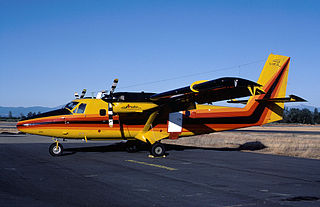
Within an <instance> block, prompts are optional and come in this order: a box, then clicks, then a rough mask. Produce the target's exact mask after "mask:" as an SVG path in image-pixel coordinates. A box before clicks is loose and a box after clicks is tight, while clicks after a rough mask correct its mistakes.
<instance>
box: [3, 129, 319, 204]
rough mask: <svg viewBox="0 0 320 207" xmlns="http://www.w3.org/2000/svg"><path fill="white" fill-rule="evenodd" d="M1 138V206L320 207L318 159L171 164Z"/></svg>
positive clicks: (184, 154) (202, 157) (187, 152)
mask: <svg viewBox="0 0 320 207" xmlns="http://www.w3.org/2000/svg"><path fill="white" fill-rule="evenodd" d="M50 143H51V141H50V139H48V138H45V137H40V136H31V135H16V136H13V135H0V206H41V207H43V206H46V207H47V206H221V207H222V206H223V207H227V206H229V207H240V206H241V207H242V206H250V207H251V206H272V207H274V206H299V207H300V206H308V207H312V206H320V200H319V198H320V160H311V159H302V158H293V157H284V156H275V155H264V154H257V153H250V152H241V151H219V150H213V149H212V150H210V149H199V148H184V147H174V146H167V147H168V155H167V157H165V158H149V157H148V154H149V153H148V151H146V150H143V149H142V150H141V151H139V152H137V153H127V152H126V151H125V150H124V145H123V144H119V142H93V143H90V142H89V143H77V142H66V143H62V144H63V145H64V148H65V151H64V155H63V156H60V157H51V156H50V155H49V153H48V147H49V144H50Z"/></svg>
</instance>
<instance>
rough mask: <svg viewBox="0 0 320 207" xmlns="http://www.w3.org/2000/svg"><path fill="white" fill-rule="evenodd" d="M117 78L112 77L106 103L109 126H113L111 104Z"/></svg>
mask: <svg viewBox="0 0 320 207" xmlns="http://www.w3.org/2000/svg"><path fill="white" fill-rule="evenodd" d="M118 81H119V80H118V79H114V81H113V84H112V86H111V90H110V92H109V99H110V101H109V103H108V115H109V127H113V105H112V100H113V92H114V90H115V89H116V87H117V84H118Z"/></svg>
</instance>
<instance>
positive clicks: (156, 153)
mask: <svg viewBox="0 0 320 207" xmlns="http://www.w3.org/2000/svg"><path fill="white" fill-rule="evenodd" d="M144 146H145V143H142V142H140V141H137V140H129V141H127V142H126V151H127V152H129V153H133V152H137V151H139V150H141V149H144V148H145V147H144ZM148 148H149V150H150V154H151V155H152V156H153V157H162V156H164V155H165V153H166V149H165V147H164V145H163V144H161V143H160V142H156V143H154V144H152V145H150V144H148Z"/></svg>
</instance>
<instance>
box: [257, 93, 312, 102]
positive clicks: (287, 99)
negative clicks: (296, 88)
mask: <svg viewBox="0 0 320 207" xmlns="http://www.w3.org/2000/svg"><path fill="white" fill-rule="evenodd" d="M256 101H258V102H264V101H267V102H274V103H287V102H306V100H305V99H303V98H301V97H299V96H295V95H289V97H284V98H268V99H256Z"/></svg>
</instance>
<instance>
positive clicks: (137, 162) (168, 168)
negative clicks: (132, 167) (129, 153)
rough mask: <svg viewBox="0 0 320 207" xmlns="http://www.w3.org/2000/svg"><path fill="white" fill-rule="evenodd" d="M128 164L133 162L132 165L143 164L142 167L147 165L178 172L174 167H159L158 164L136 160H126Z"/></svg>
mask: <svg viewBox="0 0 320 207" xmlns="http://www.w3.org/2000/svg"><path fill="white" fill-rule="evenodd" d="M126 161H127V162H132V163H136V164H141V165H147V166H152V167H158V168H162V169H166V170H171V171H172V170H178V169H176V168H173V167H167V166H164V165H157V164H152V163H147V162H141V161H136V160H126Z"/></svg>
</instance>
